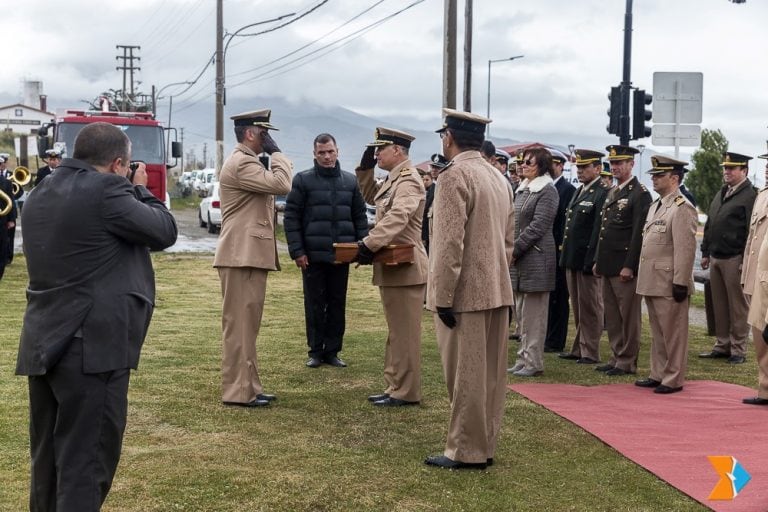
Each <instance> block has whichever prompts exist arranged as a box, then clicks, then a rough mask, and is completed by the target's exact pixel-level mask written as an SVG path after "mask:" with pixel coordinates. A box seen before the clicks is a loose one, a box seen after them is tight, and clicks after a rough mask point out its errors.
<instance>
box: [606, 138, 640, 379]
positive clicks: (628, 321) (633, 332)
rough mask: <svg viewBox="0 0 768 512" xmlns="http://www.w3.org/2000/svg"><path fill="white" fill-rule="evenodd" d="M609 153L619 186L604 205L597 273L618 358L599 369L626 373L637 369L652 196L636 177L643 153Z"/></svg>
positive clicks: (611, 148)
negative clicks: (641, 265)
mask: <svg viewBox="0 0 768 512" xmlns="http://www.w3.org/2000/svg"><path fill="white" fill-rule="evenodd" d="M605 149H606V151H608V161H609V162H610V164H611V173H612V176H613V177H615V178H616V182H617V185H616V186H615V187H613V188H612V189H611V190H610V191H609V192H608V197H607V198H606V200H605V206H603V215H602V225H601V227H600V241H599V242H598V245H597V256H596V260H595V268H594V272H595V275H599V276H601V277H602V278H603V279H602V285H603V286H602V287H603V306H604V307H605V326H606V329H607V330H608V341H609V342H610V344H611V352H612V354H611V359H610V360H609V361H608V364H605V365H602V366H598V367H597V368H595V369H596V370H598V371H602V372H605V374H606V375H625V374H627V373H635V372H636V371H637V353H638V351H639V350H640V325H641V322H640V303H641V301H642V299H641V298H640V296H639V295H637V294H636V293H635V288H636V285H637V280H636V279H635V275H636V273H637V265H638V262H639V261H640V248H641V246H642V242H643V224H644V223H645V218H646V216H647V215H648V205H650V204H651V194H650V193H649V192H648V190H646V188H645V186H643V185H642V184H641V183H640V182H639V181H638V180H637V178H636V177H635V176H633V175H632V168H633V167H634V165H635V155H636V154H637V153H639V151H638V150H637V149H635V148H632V147H629V146H618V145H612V146H608V147H606V148H605Z"/></svg>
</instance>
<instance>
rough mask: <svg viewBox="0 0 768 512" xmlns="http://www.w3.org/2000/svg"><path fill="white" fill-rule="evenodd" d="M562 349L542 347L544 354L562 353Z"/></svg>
mask: <svg viewBox="0 0 768 512" xmlns="http://www.w3.org/2000/svg"><path fill="white" fill-rule="evenodd" d="M562 350H563V349H561V348H554V347H544V352H549V353H552V352H562Z"/></svg>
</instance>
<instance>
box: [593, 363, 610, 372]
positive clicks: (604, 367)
mask: <svg viewBox="0 0 768 512" xmlns="http://www.w3.org/2000/svg"><path fill="white" fill-rule="evenodd" d="M613 369H614V366H613V365H612V364H601V365H600V366H595V371H596V372H607V371H608V370H613Z"/></svg>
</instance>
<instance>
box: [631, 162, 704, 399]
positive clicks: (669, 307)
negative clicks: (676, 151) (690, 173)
mask: <svg viewBox="0 0 768 512" xmlns="http://www.w3.org/2000/svg"><path fill="white" fill-rule="evenodd" d="M651 163H652V165H653V169H651V170H650V171H648V174H650V175H651V178H652V179H653V189H654V190H655V191H656V192H657V193H658V194H659V198H658V199H657V200H656V201H654V202H653V203H651V206H650V208H649V209H648V217H647V219H646V221H645V227H644V228H643V248H642V250H641V251H640V268H639V270H638V274H637V293H638V294H639V295H644V296H645V303H646V305H647V306H648V318H649V321H650V324H651V334H652V336H653V341H652V343H651V375H650V377H649V378H647V379H641V380H638V381H636V382H635V385H636V386H640V387H643V388H655V389H654V392H655V393H675V392H677V391H681V390H682V389H683V381H684V380H685V369H686V362H687V361H686V354H687V352H688V297H689V296H690V294H691V293H692V292H693V261H694V258H695V256H696V224H697V217H696V209H695V208H694V207H693V205H691V203H690V202H689V201H688V200H687V199H686V198H685V196H683V195H682V194H681V193H680V190H679V187H680V182H681V181H683V175H684V174H685V172H686V171H687V169H685V166H686V165H687V163H686V162H680V161H678V160H673V159H672V158H669V157H665V156H661V155H657V156H653V157H651Z"/></svg>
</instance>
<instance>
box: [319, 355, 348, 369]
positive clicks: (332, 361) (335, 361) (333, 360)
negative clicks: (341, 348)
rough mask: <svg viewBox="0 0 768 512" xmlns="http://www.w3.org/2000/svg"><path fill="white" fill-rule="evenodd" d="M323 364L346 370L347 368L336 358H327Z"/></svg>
mask: <svg viewBox="0 0 768 512" xmlns="http://www.w3.org/2000/svg"><path fill="white" fill-rule="evenodd" d="M324 362H325V364H329V365H331V366H335V367H336V368H346V367H347V363H345V362H344V361H342V360H341V359H339V358H338V357H329V358H328V359H326V360H325V361H324Z"/></svg>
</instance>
